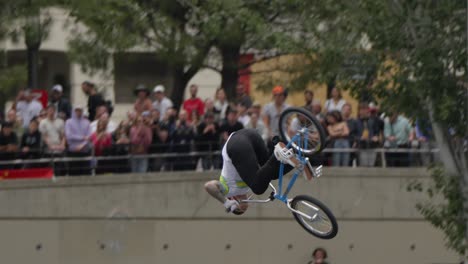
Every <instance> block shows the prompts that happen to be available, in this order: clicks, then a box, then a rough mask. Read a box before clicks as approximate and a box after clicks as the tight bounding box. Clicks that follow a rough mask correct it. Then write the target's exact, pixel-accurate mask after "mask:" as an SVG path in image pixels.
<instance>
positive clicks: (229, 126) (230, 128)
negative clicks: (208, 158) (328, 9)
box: [219, 109, 244, 145]
mask: <svg viewBox="0 0 468 264" xmlns="http://www.w3.org/2000/svg"><path fill="white" fill-rule="evenodd" d="M243 128H244V126H243V125H242V123H241V122H239V121H237V110H235V109H230V110H228V112H227V117H226V120H225V121H224V122H223V124H222V125H221V127H220V128H219V131H220V133H221V142H222V145H224V143H225V142H226V141H227V140H228V138H229V136H230V135H231V134H232V133H233V132H236V131H238V130H241V129H243Z"/></svg>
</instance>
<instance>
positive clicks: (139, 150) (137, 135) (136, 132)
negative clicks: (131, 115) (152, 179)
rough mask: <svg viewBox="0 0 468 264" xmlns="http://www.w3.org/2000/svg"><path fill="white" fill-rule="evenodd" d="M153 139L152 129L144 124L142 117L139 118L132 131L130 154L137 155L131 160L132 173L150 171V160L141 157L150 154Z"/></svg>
mask: <svg viewBox="0 0 468 264" xmlns="http://www.w3.org/2000/svg"><path fill="white" fill-rule="evenodd" d="M152 137H153V135H152V133H151V128H150V127H148V126H146V125H145V124H144V122H143V117H142V116H137V118H136V120H135V123H134V124H133V125H132V128H131V129H130V144H131V147H130V153H131V154H132V155H136V156H133V157H132V160H131V168H132V172H134V173H145V172H147V171H148V158H147V157H141V156H139V155H146V154H148V150H149V147H150V146H151V139H152Z"/></svg>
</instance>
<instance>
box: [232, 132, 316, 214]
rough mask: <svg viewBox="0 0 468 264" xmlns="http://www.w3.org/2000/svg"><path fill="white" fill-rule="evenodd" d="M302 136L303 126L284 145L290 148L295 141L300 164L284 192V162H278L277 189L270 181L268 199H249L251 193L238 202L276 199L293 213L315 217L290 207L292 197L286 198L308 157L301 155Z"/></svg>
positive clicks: (303, 145)
mask: <svg viewBox="0 0 468 264" xmlns="http://www.w3.org/2000/svg"><path fill="white" fill-rule="evenodd" d="M303 138H304V139H306V138H307V129H305V128H303V129H301V130H299V131H298V132H297V133H296V134H295V135H294V136H293V138H291V140H290V141H289V142H288V144H287V145H286V147H287V148H290V147H291V145H292V144H293V143H295V144H297V146H299V148H298V149H297V153H296V157H297V158H298V159H299V161H300V165H299V167H298V168H297V169H296V170H295V172H294V174H293V176H292V177H291V179H290V180H289V182H288V185H287V187H286V189H285V190H284V192H282V191H283V176H284V163H281V164H280V170H279V176H278V191H277V190H276V188H275V186H274V185H273V184H272V183H270V187H271V188H272V189H273V192H272V193H271V194H270V197H269V198H268V199H264V200H251V199H250V198H251V197H252V196H253V194H252V195H250V196H249V198H247V200H241V201H240V202H242V203H268V202H271V201H273V200H275V199H277V200H279V201H281V202H283V203H285V204H286V206H287V207H288V208H289V210H291V211H293V212H294V213H297V214H300V215H301V216H303V217H305V218H307V219H308V220H314V219H315V217H316V215H314V216H309V215H307V214H304V213H302V212H300V211H297V210H295V209H294V208H292V207H291V205H290V203H291V200H292V199H288V194H289V192H290V191H291V189H292V187H293V186H294V183H295V182H296V180H297V177H298V176H299V175H301V174H302V173H303V172H304V166H306V163H307V162H308V161H309V160H308V158H306V157H304V155H303V153H302V151H301V148H304V149H306V148H307V140H302V139H303ZM313 209H315V210H316V211H317V212H318V209H317V208H313Z"/></svg>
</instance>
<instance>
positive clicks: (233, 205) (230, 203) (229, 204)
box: [224, 200, 239, 213]
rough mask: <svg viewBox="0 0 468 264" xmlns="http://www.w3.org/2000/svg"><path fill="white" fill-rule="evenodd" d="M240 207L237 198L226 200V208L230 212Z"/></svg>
mask: <svg viewBox="0 0 468 264" xmlns="http://www.w3.org/2000/svg"><path fill="white" fill-rule="evenodd" d="M238 207H239V202H237V201H236V200H226V201H225V202H224V208H226V212H228V213H230V212H233V211H234V210H236V209H237V208H238Z"/></svg>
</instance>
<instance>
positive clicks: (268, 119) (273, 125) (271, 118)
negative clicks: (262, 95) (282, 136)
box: [263, 86, 289, 151]
mask: <svg viewBox="0 0 468 264" xmlns="http://www.w3.org/2000/svg"><path fill="white" fill-rule="evenodd" d="M272 94H273V102H271V103H268V104H266V105H265V106H264V107H263V122H264V123H265V126H266V128H267V131H268V147H269V149H270V151H272V149H273V143H272V142H271V139H272V138H273V136H277V135H279V118H280V115H281V113H283V111H284V110H286V109H287V108H288V107H289V105H288V104H287V103H286V98H287V92H286V90H285V89H284V88H283V87H282V86H275V87H274V88H273V90H272Z"/></svg>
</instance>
